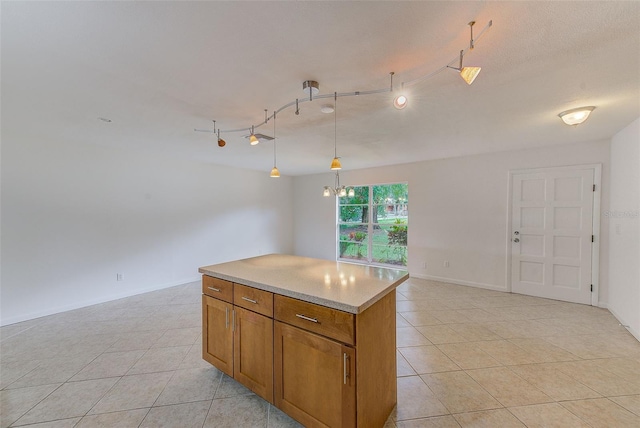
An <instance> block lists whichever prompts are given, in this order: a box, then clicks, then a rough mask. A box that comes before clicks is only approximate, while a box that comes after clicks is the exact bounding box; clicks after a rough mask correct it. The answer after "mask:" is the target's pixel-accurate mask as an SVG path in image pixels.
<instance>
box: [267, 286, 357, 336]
mask: <svg viewBox="0 0 640 428" xmlns="http://www.w3.org/2000/svg"><path fill="white" fill-rule="evenodd" d="M274 308H275V316H274V318H275V319H277V320H279V321H282V322H285V323H287V324H291V325H294V326H296V327H300V328H303V329H305V330H308V331H311V332H314V333H318V334H321V335H323V336H326V337H329V338H332V339H335V340H338V341H340V342H342V343H347V344H349V345H355V343H356V340H355V315H353V314H350V313H347V312H343V311H338V310H336V309H331V308H327V307H326V306H320V305H316V304H313V303H308V302H303V301H302V300H298V299H292V298H291V297H285V296H280V295H278V294H276V295H275V296H274Z"/></svg>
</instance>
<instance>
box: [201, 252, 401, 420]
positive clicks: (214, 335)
mask: <svg viewBox="0 0 640 428" xmlns="http://www.w3.org/2000/svg"><path fill="white" fill-rule="evenodd" d="M199 272H200V273H202V274H203V277H202V290H203V297H202V299H203V300H202V311H203V312H202V315H203V358H204V359H205V360H206V361H208V362H210V363H211V364H213V365H214V366H216V367H217V368H218V369H220V370H222V371H223V372H225V373H226V374H227V375H229V376H231V377H233V378H234V379H236V380H237V381H238V382H240V383H242V384H243V385H245V386H247V387H248V388H249V389H251V390H252V391H253V392H255V393H256V394H257V395H259V396H261V397H262V398H264V399H265V400H267V401H269V402H271V403H273V404H274V405H275V406H276V407H278V408H280V409H281V410H283V411H284V412H285V413H287V414H289V415H290V416H291V417H293V418H294V419H296V420H298V421H299V422H300V423H302V424H303V425H305V426H307V427H355V426H358V427H382V426H383V425H384V423H385V421H386V420H387V418H388V416H389V414H390V413H391V411H392V410H393V407H394V406H395V404H396V391H397V388H396V346H395V342H396V340H395V339H396V335H395V334H396V330H395V320H396V318H395V316H396V311H395V302H396V299H395V288H396V287H397V286H398V285H400V284H401V283H402V282H404V281H406V280H407V279H408V277H409V275H408V273H407V272H406V271H403V270H397V269H387V268H382V267H373V266H364V265H358V264H351V263H343V262H335V261H328V260H320V259H313V258H307V257H299V256H291V255H282V254H270V255H266V256H259V257H253V258H249V259H243V260H237V261H233V262H228V263H221V264H216V265H211V266H205V267H201V268H200V269H199Z"/></svg>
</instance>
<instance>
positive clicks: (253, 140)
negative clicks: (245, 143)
mask: <svg viewBox="0 0 640 428" xmlns="http://www.w3.org/2000/svg"><path fill="white" fill-rule="evenodd" d="M259 142H260V140H258V137H256V134H255V133H254V132H253V126H251V135H250V136H249V143H251V145H252V146H255V145H256V144H258V143H259Z"/></svg>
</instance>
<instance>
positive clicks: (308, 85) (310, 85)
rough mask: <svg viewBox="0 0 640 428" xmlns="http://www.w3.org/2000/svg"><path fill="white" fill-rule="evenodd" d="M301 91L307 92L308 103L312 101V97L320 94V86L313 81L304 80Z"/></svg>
mask: <svg viewBox="0 0 640 428" xmlns="http://www.w3.org/2000/svg"><path fill="white" fill-rule="evenodd" d="M302 90H303V91H305V92H309V101H313V96H314V95H318V94H319V93H320V85H319V84H318V82H316V81H315V80H305V81H304V82H302Z"/></svg>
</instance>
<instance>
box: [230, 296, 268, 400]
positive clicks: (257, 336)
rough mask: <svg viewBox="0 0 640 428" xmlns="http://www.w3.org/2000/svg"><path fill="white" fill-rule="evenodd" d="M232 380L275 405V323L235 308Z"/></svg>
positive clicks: (262, 316) (245, 310)
mask: <svg viewBox="0 0 640 428" xmlns="http://www.w3.org/2000/svg"><path fill="white" fill-rule="evenodd" d="M234 311H235V332H234V336H233V377H234V378H235V379H236V380H237V381H238V382H240V383H241V384H243V385H244V386H246V387H247V388H249V389H250V390H252V391H253V392H255V393H256V394H257V395H259V396H260V397H262V398H264V399H265V400H267V401H269V402H270V403H273V320H272V319H271V318H267V317H265V316H264V315H260V314H257V313H255V312H251V311H249V310H247V309H243V308H241V307H238V306H236V307H235V309H234Z"/></svg>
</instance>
